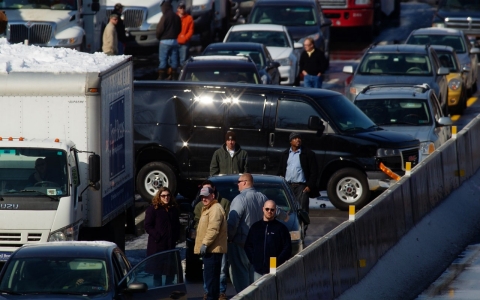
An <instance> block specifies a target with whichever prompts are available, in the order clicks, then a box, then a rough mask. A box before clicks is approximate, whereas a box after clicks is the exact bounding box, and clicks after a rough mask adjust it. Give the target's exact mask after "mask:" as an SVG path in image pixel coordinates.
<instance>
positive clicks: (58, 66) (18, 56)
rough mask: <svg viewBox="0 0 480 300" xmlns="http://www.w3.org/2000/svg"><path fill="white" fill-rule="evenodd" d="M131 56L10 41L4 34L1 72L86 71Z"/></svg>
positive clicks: (0, 40) (101, 68)
mask: <svg viewBox="0 0 480 300" xmlns="http://www.w3.org/2000/svg"><path fill="white" fill-rule="evenodd" d="M126 58H128V56H124V55H117V56H108V55H106V54H104V53H101V52H97V53H93V54H89V53H84V52H79V51H76V50H73V49H68V48H49V47H38V46H27V45H24V44H9V43H8V41H7V39H5V38H0V74H8V73H11V72H52V73H85V72H102V71H105V70H107V69H109V68H110V67H112V66H114V65H116V64H118V63H119V62H121V61H123V60H125V59H126Z"/></svg>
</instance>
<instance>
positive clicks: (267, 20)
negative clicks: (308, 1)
mask: <svg viewBox="0 0 480 300" xmlns="http://www.w3.org/2000/svg"><path fill="white" fill-rule="evenodd" d="M250 23H257V24H280V25H284V26H315V25H317V23H318V20H317V16H316V14H315V11H314V7H312V6H283V5H272V6H267V5H261V6H257V7H256V8H255V9H254V10H253V12H252V17H251V20H250Z"/></svg>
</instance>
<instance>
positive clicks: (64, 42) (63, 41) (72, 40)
mask: <svg viewBox="0 0 480 300" xmlns="http://www.w3.org/2000/svg"><path fill="white" fill-rule="evenodd" d="M76 42H77V39H76V38H69V39H61V40H58V45H59V46H64V45H74V44H75V43H76Z"/></svg>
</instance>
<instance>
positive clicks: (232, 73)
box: [183, 65, 260, 84]
mask: <svg viewBox="0 0 480 300" xmlns="http://www.w3.org/2000/svg"><path fill="white" fill-rule="evenodd" d="M212 67H215V66H214V65H212ZM183 72H184V73H185V76H183V81H215V82H238V83H253V84H259V83H260V78H258V75H257V70H256V69H255V68H254V67H253V65H252V68H251V69H250V70H245V69H238V68H237V69H233V68H231V69H218V68H215V69H210V70H209V69H208V68H203V69H197V68H195V69H190V68H188V67H186V68H185V70H184V71H183Z"/></svg>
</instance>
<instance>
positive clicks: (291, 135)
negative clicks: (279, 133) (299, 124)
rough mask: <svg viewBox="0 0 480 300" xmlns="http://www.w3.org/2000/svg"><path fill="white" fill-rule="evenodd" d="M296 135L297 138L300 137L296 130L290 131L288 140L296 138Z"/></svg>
mask: <svg viewBox="0 0 480 300" xmlns="http://www.w3.org/2000/svg"><path fill="white" fill-rule="evenodd" d="M297 137H298V138H302V136H301V135H300V133H298V132H292V133H290V137H289V139H288V140H289V141H291V140H293V139H294V138H297Z"/></svg>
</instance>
